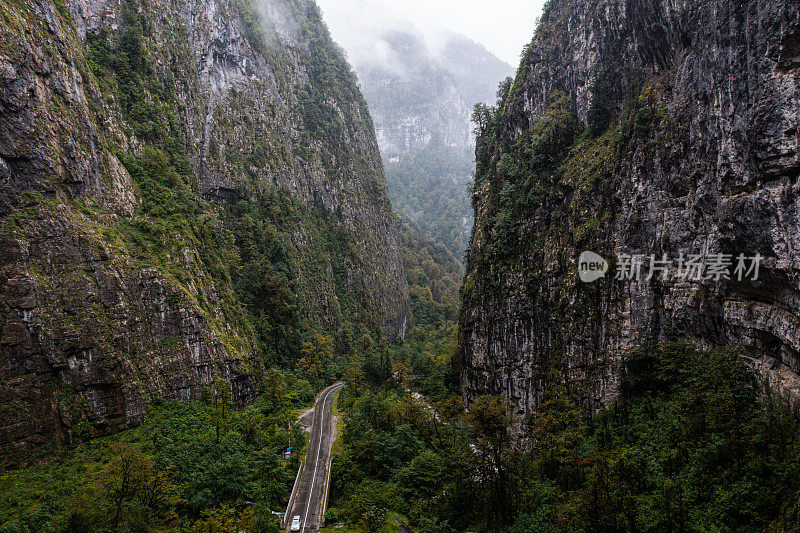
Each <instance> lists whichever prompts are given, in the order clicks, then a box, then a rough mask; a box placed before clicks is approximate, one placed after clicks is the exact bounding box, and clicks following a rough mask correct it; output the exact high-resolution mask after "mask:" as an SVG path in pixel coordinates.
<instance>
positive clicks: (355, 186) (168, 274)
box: [0, 0, 408, 468]
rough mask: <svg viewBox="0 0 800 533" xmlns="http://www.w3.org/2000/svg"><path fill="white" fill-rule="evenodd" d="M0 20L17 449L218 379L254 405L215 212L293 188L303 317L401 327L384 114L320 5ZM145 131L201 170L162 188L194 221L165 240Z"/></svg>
mask: <svg viewBox="0 0 800 533" xmlns="http://www.w3.org/2000/svg"><path fill="white" fill-rule="evenodd" d="M0 17H1V18H2V26H0V184H2V185H1V188H0V217H2V220H1V221H0V271H1V272H2V276H0V449H2V450H3V454H2V455H3V457H4V458H5V459H6V460H8V461H13V460H15V458H16V457H17V456H18V452H22V451H25V450H28V449H32V448H39V447H42V446H48V445H51V444H56V445H58V444H60V443H63V442H74V441H76V440H80V439H83V438H87V437H90V436H97V435H101V434H106V433H110V432H113V431H117V430H119V429H123V428H125V427H128V426H129V425H131V424H135V423H137V422H138V421H139V420H141V418H142V417H143V416H144V413H145V411H146V407H147V405H148V404H149V403H150V402H152V401H153V400H154V399H156V398H176V399H179V400H185V399H189V398H197V397H199V394H200V392H201V390H202V389H203V387H206V386H209V385H210V384H212V383H213V382H214V381H215V380H216V379H217V378H224V379H227V380H228V381H230V382H231V384H232V389H233V394H234V399H235V400H236V401H237V402H240V403H244V402H247V401H249V400H251V399H252V398H253V396H254V394H255V393H256V392H257V391H256V389H257V386H256V384H255V380H254V379H253V378H252V375H253V373H254V372H257V371H258V369H259V368H261V367H262V366H263V362H261V361H259V360H258V356H257V349H256V346H255V333H254V331H253V328H252V325H250V324H249V323H248V321H247V320H246V319H245V317H244V314H243V310H242V303H241V302H239V301H238V300H237V297H236V294H235V293H234V291H233V288H232V286H231V281H230V277H229V275H228V274H226V273H225V272H227V271H228V270H229V269H232V268H233V266H231V265H229V264H228V263H227V262H226V261H227V260H228V259H226V257H227V256H225V255H224V254H222V255H221V256H220V257H222V258H221V259H219V257H218V256H219V254H218V256H213V257H217V259H213V260H210V259H209V255H210V252H209V251H208V242H212V241H213V240H214V238H215V237H214V236H215V234H222V233H223V232H222V228H221V226H220V222H219V220H218V219H217V215H216V211H217V208H215V207H214V206H220V207H219V208H220V209H221V208H222V206H224V205H226V204H227V203H230V202H235V201H238V200H241V199H246V200H248V201H250V202H255V203H258V202H261V201H262V198H266V197H268V195H267V196H264V195H262V193H264V191H270V190H275V189H277V190H280V191H283V192H285V193H286V194H289V195H290V196H291V197H292V198H293V199H294V200H293V201H294V202H295V205H297V206H300V207H301V208H302V209H303V211H302V216H301V214H297V216H295V217H294V218H293V220H292V221H287V222H286V228H285V230H286V231H288V232H290V234H291V235H292V237H291V238H292V240H293V241H294V242H293V246H294V247H295V249H296V250H297V252H298V254H299V256H300V257H298V258H296V259H297V261H296V264H297V265H298V266H297V269H296V271H293V272H290V273H289V274H290V276H291V277H292V279H293V280H294V283H295V285H294V286H295V287H296V290H297V292H298V294H297V300H298V301H300V302H302V306H303V308H302V309H301V313H302V314H303V316H304V317H306V319H307V320H308V322H309V323H311V324H315V325H316V327H319V328H322V329H325V330H329V331H330V330H332V329H335V328H336V327H337V325H338V324H339V323H340V322H341V321H342V320H345V319H350V320H354V321H356V320H363V321H364V322H365V323H366V322H367V318H368V319H369V321H370V322H371V323H373V324H375V325H376V326H377V327H381V328H382V329H383V330H384V331H385V332H386V333H387V334H389V335H394V334H398V333H399V334H402V333H403V331H404V327H405V324H406V321H407V316H408V291H407V287H406V284H405V280H404V276H403V272H402V266H401V264H400V260H399V257H398V252H397V244H396V239H395V229H394V222H393V217H392V214H391V207H390V204H389V200H388V196H387V193H386V189H385V184H384V177H383V170H382V166H381V160H380V154H379V152H378V148H377V143H376V141H375V135H374V132H373V129H372V122H371V119H370V117H369V114H368V112H367V108H366V104H365V102H364V100H363V98H362V97H361V95H360V93H359V92H358V89H357V86H356V83H355V78H354V75H352V73H351V71H350V68H349V66H348V65H347V63H346V62H345V61H344V59H343V57H342V55H341V53H340V52H339V51H338V49H336V48H335V46H334V45H333V44H332V42H331V41H330V38H329V36H328V34H327V30H326V29H325V27H324V25H323V24H322V23H321V21H320V19H319V13H318V11H317V8H316V6H315V5H314V3H313V2H309V1H306V0H298V1H281V0H269V1H265V2H262V3H259V4H252V3H250V2H246V1H227V0H213V1H210V2H183V3H175V2H155V3H154V2H147V3H139V2H135V1H130V0H124V1H116V0H112V1H106V0H84V1H79V0H76V1H74V2H73V1H70V2H67V3H66V4H65V3H62V2H52V1H50V0H24V1H12V2H4V3H0ZM133 25H135V26H136V27H137V28H139V35H140V37H141V38H140V39H139V40H138V41H133V40H131V41H130V42H129V36H130V32H128V31H127V30H129V29H130V28H131V27H132V26H133ZM141 43H144V44H143V45H142V44H141ZM126 47H127V48H126ZM137 47H138V48H137ZM129 48H131V49H133V48H137V49H136V50H129ZM139 48H144V49H143V50H141V49H139ZM108 49H114V50H123V52H124V53H125V54H127V55H126V56H125V57H126V58H133V57H134V56H135V57H141V58H144V59H143V60H142V63H143V64H142V65H140V66H138V67H136V68H139V69H140V70H141V71H142V72H144V71H146V72H147V73H148V77H146V78H145V77H141V76H140V77H139V78H137V77H135V76H131V77H129V78H126V79H124V80H123V81H122V82H121V81H119V79H115V78H114V77H113V76H112V75H111V74H110V73H109V72H108V68H109V67H108V65H112V66H113V67H114V68H118V69H120V70H121V71H122V72H123V73H126V72H128V71H126V70H124V69H129V70H130V69H132V68H133V67H132V66H131V65H132V64H133V63H132V62H133V60H132V59H131V60H130V61H129V60H128V59H125V61H126V62H125V63H124V64H123V65H122V66H120V59H119V57H122V56H121V55H119V54H118V55H117V56H114V58H113V59H112V60H108V61H106V63H103V64H101V63H100V59H101V56H100V55H99V54H100V53H101V52H103V51H105V50H108ZM145 60H146V65H145V64H144V61H145ZM129 63H130V64H129ZM118 78H119V77H118ZM109 80H110V81H109ZM131 80H133V81H135V82H137V83H138V82H141V84H140V85H138V86H137V87H141V88H142V94H139V100H137V101H134V102H133V103H132V102H131V96H130V95H131V94H135V93H134V91H132V90H130V88H129V87H128V88H126V87H121V85H122V83H123V82H125V83H129V82H131ZM156 104H158V105H161V107H160V109H161V110H163V111H164V114H165V115H167V116H165V117H162V116H155V115H158V113H154V112H153V109H157V107H156ZM162 104H163V105H162ZM131 117H136V119H137V120H136V121H132V119H131ZM165 128H166V130H167V133H165V132H164V131H160V130H164V129H165ZM174 132H178V133H177V134H174V135H172V133H174ZM154 138H168V139H169V141H168V142H166V143H162V144H164V145H166V146H168V147H169V149H170V150H173V151H174V152H175V153H178V154H180V153H185V154H187V156H188V159H187V161H186V162H185V164H181V163H180V161H179V162H178V166H181V165H182V167H184V168H183V169H182V170H181V174H182V175H189V176H194V178H193V179H194V183H188V184H186V185H185V186H184V185H181V187H184V188H183V189H180V187H179V188H177V189H174V190H175V192H173V193H167V194H172V195H173V197H174V201H175V202H176V203H178V202H182V205H187V206H189V207H188V209H189V211H188V212H190V213H199V214H197V215H196V216H195V215H193V216H194V218H192V219H191V220H189V219H185V220H184V219H183V215H177V218H175V217H173V219H172V220H174V224H173V225H174V227H176V228H178V229H177V230H173V231H172V232H166V231H165V230H163V228H161V227H160V226H159V224H161V223H162V222H159V221H156V220H155V219H150V218H149V216H150V215H148V213H156V212H160V211H159V209H160V210H161V211H163V210H164V209H165V208H166V209H169V207H170V201H169V200H167V201H166V206H165V207H159V208H158V209H156V210H155V211H153V210H151V209H150V208H147V209H144V208H143V207H142V198H143V193H142V190H143V189H142V187H144V186H145V185H141V184H138V183H137V182H136V180H134V179H132V177H131V176H132V174H134V172H133V170H130V169H131V168H139V167H136V166H135V165H134V167H131V166H130V165H123V164H122V159H124V158H125V157H127V156H126V155H125V154H133V155H135V154H140V153H141V152H142V151H143V149H144V146H145V145H148V144H150V139H154ZM157 160H158V158H157V157H156V163H157V162H158V161H157ZM145 166H146V165H145ZM148 171H149V170H148ZM129 172H130V173H129ZM142 172H145V171H144V170H142ZM165 175H166V176H167V178H166V179H167V180H172V181H174V182H176V183H177V182H180V179H181V178H180V177H179V176H178V175H177V174H176V173H175V172H173V171H170V172H167V173H166V174H165ZM190 181H191V180H190ZM180 191H194V193H188V194H189V196H188V197H187V196H186V193H183V192H180ZM191 194H194V195H195V196H194V197H191ZM159 216H164V217H165V218H163V220H169V218H168V215H159ZM158 220H162V219H158ZM192 223H196V224H197V226H192V225H191V224H192ZM322 226H324V227H325V231H321V230H319V228H320V227H322ZM320 240H322V241H324V242H322V243H321V244H320V243H319V242H314V241H320ZM223 245H224V246H223V247H225V246H227V248H225V249H226V250H230V249H231V244H230V243H229V242H227V241H226V242H225V243H223ZM321 248H323V249H326V250H328V249H329V250H332V251H334V252H336V254H335V255H334V253H333V252H332V253H331V254H324V257H317V256H316V255H317V254H316V251H317V250H319V249H321ZM154 250H156V251H155V252H154ZM231 253H232V254H233V256H232V257H231V258H230V261H235V260H236V257H234V256H235V255H236V252H235V250H234V251H233V252H231ZM215 261H216V263H215ZM212 267H213V268H212ZM220 272H222V274H220ZM342 298H344V299H346V300H347V305H345V304H344V303H341V302H340V300H341V299H342ZM365 317H366V318H365ZM7 452H8V453H7ZM4 462H5V461H3V462H0V468H2V466H3V464H2V463H4Z"/></svg>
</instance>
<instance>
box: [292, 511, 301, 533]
mask: <svg viewBox="0 0 800 533" xmlns="http://www.w3.org/2000/svg"><path fill="white" fill-rule="evenodd" d="M292 531H300V515H295V517H294V518H292Z"/></svg>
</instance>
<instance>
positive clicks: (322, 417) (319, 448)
mask: <svg viewBox="0 0 800 533" xmlns="http://www.w3.org/2000/svg"><path fill="white" fill-rule="evenodd" d="M334 389H336V385H334V386H332V387H331V388H330V389H328V392H326V393H325V398H324V399H323V400H322V413H321V414H320V419H319V425H320V432H319V442H318V443H317V459H316V460H315V461H314V475H313V476H312V478H311V490H310V491H309V493H308V501H307V502H306V516H305V518H303V531H305V530H306V527H308V511H310V510H311V500H312V499H313V497H314V485H315V483H316V481H317V470H318V469H319V452H321V451H322V434H323V433H324V430H323V428H324V426H325V402H327V401H328V396H330V395H331V392H333V391H334Z"/></svg>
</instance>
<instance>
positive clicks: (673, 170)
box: [460, 0, 800, 414]
mask: <svg viewBox="0 0 800 533" xmlns="http://www.w3.org/2000/svg"><path fill="white" fill-rule="evenodd" d="M501 104H502V107H501V109H497V110H486V114H485V116H484V120H483V124H482V127H483V134H482V136H481V137H480V139H479V142H478V150H477V154H478V172H477V176H476V187H475V194H474V199H473V200H474V206H475V213H476V225H475V229H474V233H473V237H472V247H471V252H470V255H469V265H468V272H467V277H466V282H465V287H464V302H465V303H464V309H463V312H462V318H461V325H462V332H461V335H462V338H461V341H460V358H461V359H460V360H461V375H462V384H463V388H464V394H465V396H466V398H467V399H468V400H469V399H471V398H473V397H474V396H475V395H477V394H481V393H486V392H491V393H504V394H505V395H507V396H508V397H509V398H510V399H512V401H513V402H514V403H515V404H516V405H517V406H518V408H519V412H520V413H522V414H527V413H530V412H531V411H532V410H534V409H535V407H536V405H537V401H538V400H539V398H540V397H541V394H542V392H543V390H544V389H545V387H546V386H547V377H548V376H552V375H553V371H554V370H555V371H557V372H558V373H559V374H558V375H560V376H562V378H563V379H564V380H565V381H568V382H569V383H570V384H571V387H572V388H571V390H573V392H575V394H576V395H578V396H580V397H581V398H582V399H583V401H584V402H585V403H586V404H587V406H590V407H593V408H596V407H598V406H600V405H603V404H605V403H607V402H608V401H611V400H613V399H614V398H615V397H616V395H617V390H618V384H619V365H618V363H619V361H620V356H621V355H622V354H623V353H624V352H625V351H626V350H627V349H629V348H631V347H632V346H635V345H638V344H640V343H642V342H645V341H651V340H655V341H658V340H664V339H668V338H673V337H677V338H685V339H691V340H693V341H696V342H698V343H700V344H702V345H705V346H714V345H728V344H730V345H738V346H741V347H742V348H743V349H744V350H745V352H746V353H747V354H748V355H750V356H751V357H752V358H753V360H754V363H755V365H756V366H757V367H758V368H759V369H760V370H761V371H762V372H763V373H764V375H765V377H766V378H767V379H768V380H769V381H770V382H771V384H772V386H773V387H774V388H776V389H778V390H781V391H782V392H784V393H785V394H789V395H792V396H794V397H797V396H798V395H800V379H798V372H800V360H798V353H800V352H799V351H798V350H800V345H799V344H798V339H800V314H798V306H797V302H798V299H799V298H800V277H798V274H800V272H799V271H798V268H799V267H800V250H798V244H797V242H796V241H797V235H798V234H800V225H799V224H800V223H799V222H798V210H799V209H800V197H798V177H800V131H799V130H798V118H800V5H798V3H797V2H793V1H789V0H750V1H743V2H733V3H725V2H684V1H671V0H670V1H662V0H646V1H644V2H627V1H624V0H588V1H576V0H553V1H552V2H550V3H549V7H548V9H547V10H546V12H545V14H544V16H543V17H542V22H541V25H540V27H539V29H538V30H537V34H536V37H535V38H534V40H533V42H532V44H531V45H530V46H529V47H528V48H527V50H526V53H525V55H524V57H523V62H522V65H521V66H520V69H519V71H518V73H517V77H516V80H515V81H514V84H513V86H511V87H509V88H508V95H507V96H506V98H505V99H504V101H503V102H502V103H501ZM584 128H585V129H586V131H585V132H584V134H583V135H581V133H580V132H581V130H583V129H584ZM584 250H592V251H594V252H597V253H599V254H600V255H602V256H604V257H606V258H607V259H613V258H615V257H617V258H619V257H620V256H624V255H625V254H631V255H633V254H643V255H645V256H650V255H651V254H653V255H655V256H656V257H659V258H661V257H662V256H663V255H664V254H667V256H668V257H669V258H670V259H671V260H673V261H676V262H677V260H678V258H679V257H680V255H681V254H684V255H685V256H688V255H689V254H716V253H723V254H730V255H732V256H734V257H736V256H738V255H739V254H745V255H747V256H755V255H756V254H760V255H761V256H763V258H764V259H763V263H762V265H761V270H760V275H759V277H758V280H757V281H753V280H752V279H747V278H746V279H745V280H743V281H738V280H737V279H733V280H724V279H723V280H721V281H714V280H713V279H711V280H708V279H706V280H700V281H697V280H679V279H677V278H676V277H674V276H673V277H671V278H670V279H667V280H664V279H661V277H660V276H654V277H653V278H652V279H649V280H648V279H646V276H643V277H642V278H640V279H639V280H638V281H637V282H633V281H629V280H628V281H622V280H615V279H613V277H614V272H615V262H614V261H612V263H611V271H610V273H609V274H608V275H607V276H606V277H605V278H604V279H601V280H599V281H597V282H595V283H593V284H585V283H581V282H580V281H579V280H578V275H577V261H578V257H579V254H580V253H581V252H582V251H584ZM616 264H619V261H617V262H616ZM672 274H675V271H674V269H673V271H672Z"/></svg>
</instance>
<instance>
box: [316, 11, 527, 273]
mask: <svg viewBox="0 0 800 533" xmlns="http://www.w3.org/2000/svg"><path fill="white" fill-rule="evenodd" d="M324 7H325V6H324V4H323V8H324ZM324 15H325V17H326V20H327V21H328V23H329V24H330V25H331V27H332V31H333V35H334V38H335V39H336V40H337V41H338V42H339V43H341V44H342V46H344V48H345V50H346V51H347V54H348V58H349V59H350V61H351V62H352V63H353V66H354V68H355V70H356V72H357V74H358V78H359V82H360V86H361V88H362V90H363V91H364V96H365V97H366V99H367V102H368V103H369V108H370V113H371V114H372V116H373V119H374V121H375V129H376V133H377V136H378V144H379V146H380V150H381V155H382V156H383V161H384V165H385V167H386V177H387V182H388V186H389V194H390V196H391V199H392V204H393V205H394V206H395V208H396V209H397V210H398V212H399V213H400V214H401V215H403V216H404V217H405V218H407V219H408V220H410V221H413V222H414V223H415V224H417V225H419V227H420V228H421V229H422V230H423V231H424V232H427V233H429V234H431V236H433V237H434V238H435V239H436V240H437V241H438V242H441V243H442V244H444V245H445V246H447V248H448V249H449V250H450V251H451V252H452V253H453V254H454V255H456V257H458V258H461V256H462V255H463V252H464V250H465V249H466V247H467V241H468V238H469V229H470V228H471V227H472V210H471V208H470V206H469V196H468V192H467V186H468V183H469V182H470V179H471V174H472V172H473V170H474V166H475V162H474V146H475V141H474V134H473V126H472V124H471V123H470V116H471V114H472V109H473V106H474V105H475V104H476V103H477V102H488V101H492V100H493V99H494V98H495V92H496V87H497V83H498V82H499V81H500V80H502V79H503V78H505V77H507V76H508V75H510V74H511V72H512V69H511V67H510V66H508V65H506V64H505V63H504V62H502V61H500V60H499V59H497V58H496V57H495V56H494V55H492V54H491V53H490V52H489V51H488V50H486V49H485V48H484V47H483V46H481V45H480V44H478V43H475V42H473V41H471V40H469V39H467V38H466V37H464V36H461V35H457V34H446V35H438V36H437V37H436V38H434V37H432V36H427V37H426V36H424V35H423V34H422V32H420V31H419V30H418V29H417V28H415V27H414V26H413V25H412V24H411V23H409V22H406V21H403V20H399V19H397V18H396V17H395V16H393V15H392V14H391V13H388V12H386V11H384V10H383V9H381V8H380V7H379V6H377V5H369V6H366V5H363V4H362V3H359V2H346V1H345V2H335V5H331V6H330V9H328V10H327V11H326V12H325V13H324Z"/></svg>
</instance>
